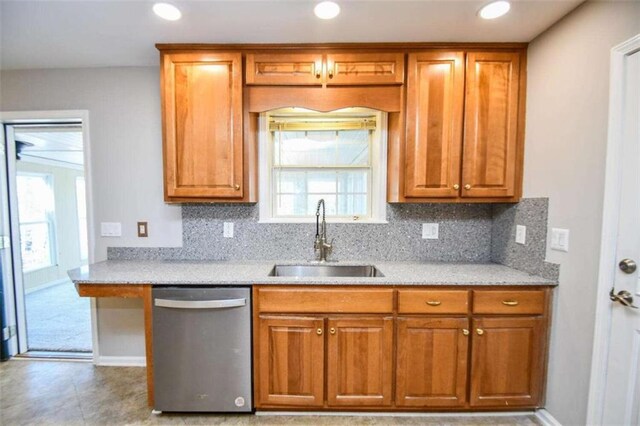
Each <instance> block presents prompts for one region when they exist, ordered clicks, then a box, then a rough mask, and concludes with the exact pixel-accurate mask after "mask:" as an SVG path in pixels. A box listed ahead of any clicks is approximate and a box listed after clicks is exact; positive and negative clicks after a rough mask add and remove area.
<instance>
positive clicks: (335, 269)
mask: <svg viewBox="0 0 640 426" xmlns="http://www.w3.org/2000/svg"><path fill="white" fill-rule="evenodd" d="M269 276H270V277H384V274H382V272H380V270H378V268H376V267H375V266H373V265H275V266H274V267H273V269H272V270H271V272H269Z"/></svg>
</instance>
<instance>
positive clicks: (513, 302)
mask: <svg viewBox="0 0 640 426" xmlns="http://www.w3.org/2000/svg"><path fill="white" fill-rule="evenodd" d="M518 303H519V302H518V301H517V300H503V301H502V304H503V305H507V306H518Z"/></svg>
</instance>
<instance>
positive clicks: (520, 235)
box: [516, 225, 527, 244]
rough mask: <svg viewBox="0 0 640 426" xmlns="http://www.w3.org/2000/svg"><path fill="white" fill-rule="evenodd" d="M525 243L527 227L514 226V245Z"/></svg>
mask: <svg viewBox="0 0 640 426" xmlns="http://www.w3.org/2000/svg"><path fill="white" fill-rule="evenodd" d="M526 242H527V227H526V226H524V225H516V243H518V244H525V243H526Z"/></svg>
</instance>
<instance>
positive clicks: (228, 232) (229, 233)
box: [222, 222, 233, 238]
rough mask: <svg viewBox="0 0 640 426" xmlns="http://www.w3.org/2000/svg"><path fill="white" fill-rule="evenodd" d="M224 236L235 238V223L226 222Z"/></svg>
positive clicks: (223, 230)
mask: <svg viewBox="0 0 640 426" xmlns="http://www.w3.org/2000/svg"><path fill="white" fill-rule="evenodd" d="M222 234H223V236H224V237H225V238H233V222H225V223H224V226H223V229H222Z"/></svg>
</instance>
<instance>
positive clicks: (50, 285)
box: [24, 278, 69, 294]
mask: <svg viewBox="0 0 640 426" xmlns="http://www.w3.org/2000/svg"><path fill="white" fill-rule="evenodd" d="M67 281H69V278H61V279H59V280H55V281H49V282H48V283H44V284H40V285H38V286H35V287H32V288H28V289H25V291H24V293H25V294H30V293H33V292H34V291H38V290H44V289H45V288H49V287H53V286H56V285H58V284H62V283H66V282H67Z"/></svg>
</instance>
